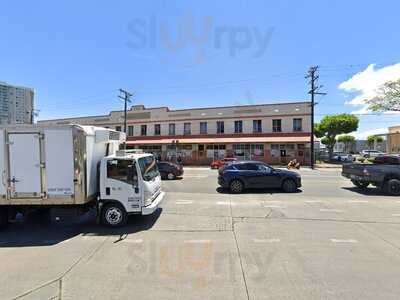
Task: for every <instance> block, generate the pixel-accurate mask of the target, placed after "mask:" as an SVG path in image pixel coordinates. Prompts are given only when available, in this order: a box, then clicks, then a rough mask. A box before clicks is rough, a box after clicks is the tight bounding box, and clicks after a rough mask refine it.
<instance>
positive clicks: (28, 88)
mask: <svg viewBox="0 0 400 300" xmlns="http://www.w3.org/2000/svg"><path fill="white" fill-rule="evenodd" d="M0 85H6V86H10V87H13V88H19V89H25V90H31V91H32V92H34V89H33V88H30V87H27V86H21V85H13V84H9V83H7V82H5V81H0Z"/></svg>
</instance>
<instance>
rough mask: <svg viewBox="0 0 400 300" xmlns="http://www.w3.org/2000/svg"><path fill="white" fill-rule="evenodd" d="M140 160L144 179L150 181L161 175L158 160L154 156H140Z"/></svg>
mask: <svg viewBox="0 0 400 300" xmlns="http://www.w3.org/2000/svg"><path fill="white" fill-rule="evenodd" d="M138 162H139V167H140V171H141V172H142V177H143V180H145V181H150V180H153V179H154V178H155V177H157V176H158V175H159V173H158V168H157V164H156V160H155V159H154V157H153V156H147V157H142V158H139V160H138Z"/></svg>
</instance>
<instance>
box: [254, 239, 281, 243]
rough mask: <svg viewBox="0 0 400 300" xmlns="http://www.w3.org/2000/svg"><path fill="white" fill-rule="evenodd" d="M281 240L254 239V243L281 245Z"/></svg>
mask: <svg viewBox="0 0 400 300" xmlns="http://www.w3.org/2000/svg"><path fill="white" fill-rule="evenodd" d="M280 241H281V240H280V239H253V242H254V243H279V242H280Z"/></svg>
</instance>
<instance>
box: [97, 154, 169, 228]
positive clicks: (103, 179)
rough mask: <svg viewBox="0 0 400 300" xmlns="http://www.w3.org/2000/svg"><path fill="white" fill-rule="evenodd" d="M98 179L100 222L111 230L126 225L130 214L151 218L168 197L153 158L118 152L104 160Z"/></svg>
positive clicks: (148, 155) (146, 155) (150, 155)
mask: <svg viewBox="0 0 400 300" xmlns="http://www.w3.org/2000/svg"><path fill="white" fill-rule="evenodd" d="M99 176H100V180H99V185H100V187H99V190H100V193H99V198H98V201H99V210H100V221H101V222H102V223H103V224H105V225H108V226H111V227H117V226H122V225H124V224H125V223H126V221H127V217H128V215H130V214H140V215H149V214H152V213H153V212H154V211H155V210H157V208H158V206H159V205H160V203H161V202H162V200H163V198H164V195H165V193H164V192H162V191H161V177H160V173H159V171H158V169H157V163H156V159H155V158H154V156H153V155H152V154H148V153H130V152H129V151H123V150H121V151H117V152H116V154H114V155H110V156H106V157H104V158H103V159H102V160H101V162H100V172H99Z"/></svg>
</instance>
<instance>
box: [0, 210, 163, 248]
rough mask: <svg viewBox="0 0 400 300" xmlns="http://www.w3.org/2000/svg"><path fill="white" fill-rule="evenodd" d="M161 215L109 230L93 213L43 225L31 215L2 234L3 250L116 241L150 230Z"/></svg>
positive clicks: (136, 217)
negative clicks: (85, 239)
mask: <svg viewBox="0 0 400 300" xmlns="http://www.w3.org/2000/svg"><path fill="white" fill-rule="evenodd" d="M161 213H162V209H161V208H159V209H158V210H157V211H156V212H154V213H153V214H152V215H148V216H141V215H132V216H130V217H129V219H128V223H127V224H126V225H125V226H124V227H121V228H109V227H105V226H103V225H100V224H97V222H96V218H95V216H94V215H93V214H90V213H88V214H86V215H83V216H81V217H79V218H78V217H77V218H75V219H73V220H66V221H60V222H47V223H46V222H43V220H41V219H40V218H38V216H29V217H28V218H27V219H26V220H25V221H23V222H16V223H12V224H10V225H9V226H8V227H7V228H5V229H3V230H2V231H0V248H2V247H34V246H51V245H56V244H59V243H61V242H63V241H65V240H68V239H71V238H73V237H75V236H78V235H82V236H115V237H116V238H117V239H116V241H119V240H122V239H123V237H124V236H126V235H128V234H133V233H137V232H141V231H146V230H149V229H151V228H152V227H153V225H154V224H155V223H156V221H157V220H158V218H159V217H160V215H161Z"/></svg>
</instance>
